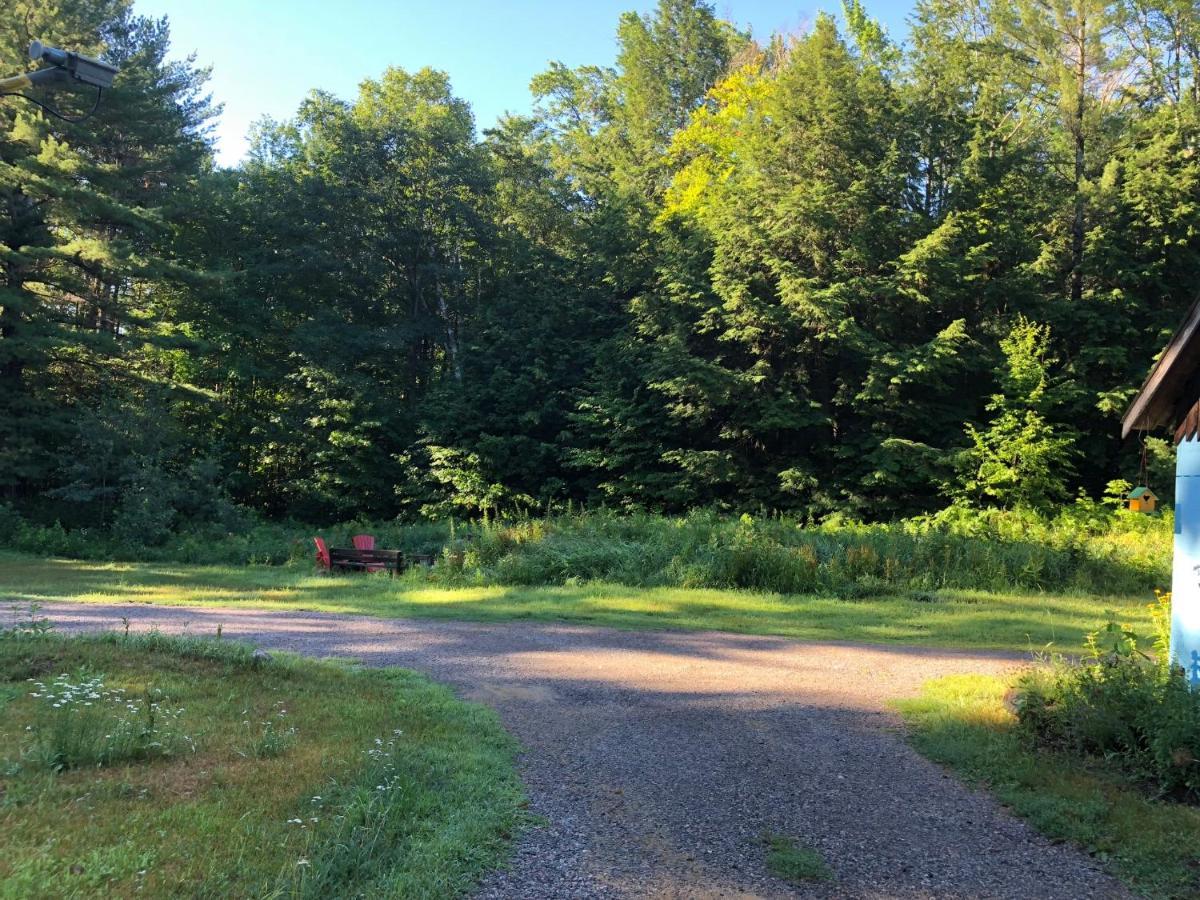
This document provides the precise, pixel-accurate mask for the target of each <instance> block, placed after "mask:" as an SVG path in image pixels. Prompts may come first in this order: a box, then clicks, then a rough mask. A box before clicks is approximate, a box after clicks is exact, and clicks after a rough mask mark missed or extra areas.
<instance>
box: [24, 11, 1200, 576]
mask: <svg viewBox="0 0 1200 900" xmlns="http://www.w3.org/2000/svg"><path fill="white" fill-rule="evenodd" d="M734 12H735V13H736V10H735V11H734ZM614 24H615V25H616V44H617V54H616V58H615V60H613V62H612V65H586V66H581V67H579V68H574V69H572V68H569V67H567V66H566V65H563V64H561V63H552V64H551V65H550V67H549V68H548V69H547V71H545V72H543V73H541V74H540V75H538V76H537V77H536V78H534V79H533V82H532V85H531V89H532V93H533V99H534V108H533V111H532V112H531V114H529V115H525V116H509V117H505V118H503V119H501V120H500V121H499V122H496V123H488V122H476V121H475V120H474V118H473V116H472V113H471V108H470V105H469V104H468V102H467V101H466V100H464V99H463V98H460V97H458V96H456V95H455V93H454V91H453V89H452V86H451V82H450V77H449V76H448V75H447V74H445V73H442V72H438V71H434V70H429V69H425V70H421V71H418V72H407V71H404V70H402V69H399V68H394V67H393V68H384V69H383V70H382V71H381V72H380V73H379V74H378V76H377V77H374V78H368V79H365V80H364V81H363V82H362V83H361V86H360V89H359V91H358V93H357V94H356V95H355V96H353V97H350V98H346V99H342V98H339V97H336V96H334V95H333V94H331V93H329V92H327V91H322V90H314V91H313V92H312V93H310V94H308V95H307V97H306V99H305V100H304V101H303V102H302V104H301V105H300V107H299V108H298V109H297V111H296V114H295V116H294V117H292V118H290V119H287V120H284V121H271V122H263V123H262V124H261V125H260V126H259V127H258V128H257V129H256V130H255V133H254V134H253V136H252V142H251V150H250V153H249V155H248V157H247V158H246V159H245V160H243V161H242V162H241V163H239V164H238V165H237V166H236V167H234V168H232V169H227V170H223V169H219V168H217V167H216V166H215V165H214V162H213V159H212V148H211V146H210V143H209V130H208V129H209V126H210V125H211V123H212V119H213V116H214V115H215V114H216V106H215V105H214V103H212V102H210V100H209V98H208V97H207V94H206V90H207V88H206V78H207V72H206V70H205V69H204V68H203V67H202V66H203V60H202V59H201V60H197V61H192V60H190V59H184V60H176V61H171V60H170V59H169V54H168V48H169V41H170V34H169V25H168V23H167V22H166V21H165V20H162V21H157V20H150V19H147V18H142V17H139V16H137V15H135V14H134V13H133V12H132V11H131V5H130V2H129V0H78V2H72V3H59V4H47V3H43V2H37V0H13V2H10V3H9V10H8V13H7V14H6V15H5V16H4V17H3V19H2V20H0V70H3V71H14V72H15V71H20V70H22V69H23V68H24V67H26V66H28V65H30V64H29V62H28V60H27V58H26V54H25V46H26V45H27V43H28V40H29V38H30V37H31V36H38V37H40V38H41V39H43V40H45V41H47V42H48V43H51V44H61V45H64V46H70V47H71V48H73V49H77V50H79V51H82V52H85V53H94V54H103V55H106V56H107V57H108V58H110V59H111V60H112V61H113V62H115V63H117V64H119V65H120V70H121V71H120V75H119V76H118V78H117V81H116V83H115V84H114V85H113V88H112V90H111V91H106V92H105V98H104V102H103V103H102V104H101V105H100V107H99V109H98V111H97V113H96V115H95V116H93V117H91V118H89V119H87V121H86V122H85V123H83V124H79V125H73V124H69V123H66V122H63V121H60V120H58V119H55V118H52V117H49V116H46V115H43V114H42V113H41V112H39V111H38V110H37V109H36V108H35V107H32V106H30V105H27V104H22V103H18V102H5V103H3V104H0V499H3V500H5V501H8V502H11V503H12V504H13V505H14V507H16V508H17V509H18V510H19V512H20V513H21V515H22V517H23V518H24V519H26V520H28V521H29V522H32V523H36V524H35V526H31V527H34V528H40V527H42V526H45V527H46V529H47V530H46V531H44V532H31V533H27V534H25V535H24V536H23V537H22V546H26V547H27V548H30V549H32V548H31V545H32V544H34V543H36V542H37V541H44V542H45V544H46V546H47V548H50V547H55V548H60V547H61V546H62V545H64V544H70V545H71V546H73V547H75V548H76V550H78V551H79V552H88V547H89V546H90V545H92V544H94V543H96V542H97V541H109V540H111V541H112V542H113V546H119V547H122V548H129V547H138V548H142V547H145V548H151V549H147V550H145V551H144V552H145V553H147V554H150V553H153V552H156V551H155V550H154V549H153V548H164V553H167V554H168V555H169V554H172V553H174V554H176V558H179V557H178V555H179V554H183V555H184V556H186V558H192V559H200V558H211V557H205V556H204V554H206V553H210V552H211V551H210V550H209V548H208V546H207V545H208V544H209V543H210V539H211V538H210V536H211V535H212V534H228V533H230V532H232V533H236V534H246V533H248V532H256V533H255V534H254V535H252V536H251V537H250V538H248V539H247V540H246V541H244V542H243V543H242V544H241V545H240V546H238V547H236V548H235V547H234V545H233V543H232V542H230V544H229V545H228V546H229V548H230V549H229V550H228V552H229V553H230V555H231V556H233V555H238V554H240V555H241V556H242V557H249V556H253V557H255V558H260V559H262V558H266V557H270V558H277V556H278V555H279V553H280V550H279V547H278V546H272V547H271V549H270V551H269V552H268V553H263V552H261V551H260V549H259V548H258V547H257V546H256V544H255V542H256V541H259V540H269V541H274V537H271V536H270V534H269V529H268V530H267V532H263V531H262V530H261V529H259V527H258V526H256V525H255V524H254V519H253V517H252V516H250V515H249V514H248V513H247V511H250V512H251V513H253V514H254V515H258V516H265V517H267V518H269V519H272V520H286V519H287V518H289V517H290V518H293V519H295V520H298V521H304V522H332V521H344V520H347V519H350V518H352V517H356V516H362V517H365V518H367V519H369V520H372V521H378V520H387V521H390V520H392V519H394V518H395V517H397V516H401V517H403V518H405V519H406V520H416V519H417V518H418V517H420V516H432V517H439V518H446V517H449V516H459V517H474V516H484V515H486V516H488V517H494V516H495V515H496V514H497V513H498V512H500V513H503V514H505V515H513V514H516V513H521V512H531V511H541V510H544V509H546V508H547V507H549V508H552V509H556V510H562V509H565V508H566V507H567V506H568V504H576V505H578V504H580V503H584V504H587V505H588V506H590V507H595V506H597V505H599V504H606V505H608V506H610V507H612V508H617V509H638V510H653V511H660V512H670V513H675V512H680V511H686V510H690V509H695V508H712V509H718V510H721V511H723V512H726V513H732V514H733V515H737V514H740V513H742V512H750V513H751V514H754V515H756V516H757V515H759V514H760V511H763V510H766V511H774V510H778V511H782V512H784V513H787V514H789V515H793V516H797V517H800V518H804V519H806V520H807V519H810V518H822V517H824V516H826V515H829V514H839V513H841V514H845V515H848V516H850V517H852V518H855V519H864V520H868V521H880V520H891V519H894V518H897V517H902V516H912V515H918V514H923V513H928V512H930V511H934V510H937V509H940V508H942V507H944V506H945V505H946V503H947V501H948V500H949V499H951V498H960V499H962V500H963V501H965V502H972V503H981V504H986V505H992V506H997V507H1002V508H1010V507H1015V506H1020V505H1026V506H1033V507H1036V508H1042V509H1051V508H1053V507H1054V505H1055V504H1057V503H1059V502H1060V501H1062V500H1064V499H1070V498H1072V497H1074V496H1076V495H1077V493H1078V492H1079V491H1080V490H1082V491H1083V492H1084V493H1085V494H1086V495H1088V496H1090V497H1093V498H1095V497H1099V496H1101V495H1102V494H1103V492H1104V490H1105V486H1106V484H1107V483H1108V482H1109V481H1110V480H1111V479H1114V478H1125V479H1132V478H1134V477H1135V473H1138V472H1139V470H1140V466H1139V464H1138V459H1139V455H1140V454H1139V452H1138V450H1139V448H1138V447H1136V446H1135V445H1134V443H1133V442H1129V443H1125V444H1123V443H1122V442H1121V441H1120V440H1119V437H1118V433H1119V429H1118V427H1117V419H1118V417H1119V414H1120V412H1121V410H1122V409H1123V407H1124V406H1125V404H1126V403H1127V401H1128V400H1129V398H1130V396H1131V395H1132V393H1133V392H1134V391H1135V390H1136V388H1137V386H1138V384H1139V383H1140V382H1141V380H1142V378H1143V377H1144V375H1145V373H1146V371H1147V369H1148V368H1149V366H1150V364H1151V361H1152V358H1153V355H1154V353H1155V352H1157V351H1158V349H1159V348H1160V347H1161V346H1162V344H1163V341H1164V339H1165V337H1166V335H1167V334H1168V333H1169V332H1170V331H1171V330H1172V329H1173V328H1174V327H1175V326H1176V324H1177V323H1178V321H1179V319H1180V318H1181V316H1182V314H1183V312H1184V311H1185V310H1186V309H1187V307H1188V306H1189V305H1190V304H1191V303H1192V301H1193V300H1194V291H1195V288H1194V286H1195V285H1196V284H1197V283H1198V282H1200V227H1198V224H1200V210H1198V208H1197V205H1196V203H1195V202H1194V198H1195V195H1196V191H1197V186H1198V185H1200V153H1197V152H1196V149H1197V144H1198V141H1200V137H1198V136H1200V88H1198V84H1200V81H1198V78H1197V67H1198V65H1200V53H1198V52H1197V49H1196V48H1197V47H1198V46H1200V38H1198V35H1200V11H1198V8H1197V6H1196V5H1195V4H1193V3H1185V2H1177V0H1146V2H1140V0H1139V2H1131V3H1111V2H1102V0H1078V2H1074V3H1070V4H1061V3H1059V4H1044V3H1032V2H1026V0H986V2H965V0H918V2H917V3H916V4H915V7H914V9H913V15H912V19H911V29H910V33H909V34H908V35H907V36H902V35H892V36H889V35H887V34H886V33H885V32H884V30H883V29H882V28H880V27H879V25H878V24H877V23H876V22H874V21H872V20H871V18H870V15H869V10H868V9H866V8H865V7H864V6H863V5H862V4H861V3H860V2H858V0H847V3H846V5H845V8H844V11H843V15H842V16H841V24H840V25H839V22H838V21H837V20H835V18H834V17H833V16H830V15H826V14H822V15H820V16H818V17H817V18H816V20H815V21H814V22H813V24H812V26H811V27H810V28H809V29H807V30H806V31H805V33H803V34H798V35H775V36H772V37H769V38H764V39H763V40H762V41H761V42H758V41H755V40H753V39H752V38H751V37H750V36H749V35H748V34H746V33H744V32H742V31H740V30H739V29H738V28H737V27H735V26H733V25H731V24H730V23H728V22H724V21H722V20H721V19H720V18H719V17H718V15H717V11H716V9H714V6H713V5H711V4H709V3H707V2H704V0H659V2H658V3H657V4H655V5H654V6H653V8H652V9H650V10H648V11H647V12H646V13H644V14H634V13H629V14H626V15H624V16H622V17H621V18H620V19H619V21H618V22H616V23H614ZM758 24H759V25H761V24H762V23H758ZM905 37H907V39H905ZM1076 48H1078V49H1076ZM389 62H392V61H387V60H384V61H381V66H385V65H387V63H389ZM598 62H601V63H603V62H604V61H602V60H601V61H598ZM313 87H315V88H320V87H321V86H320V85H313ZM86 99H90V98H84V97H83V96H82V95H81V94H79V93H73V92H69V91H68V92H62V96H61V97H60V98H59V100H60V102H61V104H62V106H63V110H64V112H66V113H68V114H71V113H80V112H85V111H86V109H85V108H84V107H83V106H82V105H81V104H83V103H84V102H85V101H86ZM217 99H218V100H219V99H220V98H217ZM493 125H494V127H488V126H493ZM479 126H483V127H482V130H481V129H480V127H479ZM84 186H86V190H84V189H82V188H83V187H84ZM1147 446H1148V449H1149V460H1148V462H1149V466H1148V468H1149V471H1150V472H1151V476H1152V477H1151V480H1152V482H1153V483H1152V485H1151V486H1152V487H1154V488H1155V489H1156V490H1157V491H1158V492H1159V493H1160V495H1162V496H1164V498H1167V495H1168V494H1169V488H1170V483H1169V482H1164V481H1162V480H1154V478H1153V475H1154V473H1155V472H1161V471H1163V469H1164V467H1166V466H1169V461H1170V452H1171V451H1170V447H1169V445H1167V444H1166V443H1165V442H1163V441H1161V440H1156V439H1151V440H1150V441H1149V442H1148V445H1147ZM55 522H62V523H63V524H64V526H65V527H66V529H67V533H66V534H67V536H66V537H64V536H63V535H58V534H55V533H54V529H53V523H55ZM85 529H86V530H87V536H83V535H82V533H83V531H84V530H85ZM5 533H6V534H7V533H8V531H7V529H5ZM785 546H786V545H785ZM823 546H824V545H816V544H814V546H813V547H812V548H810V549H813V552H815V553H816V554H817V556H818V557H821V559H822V562H819V563H818V565H817V566H816V568H817V569H820V568H821V565H823V564H824V563H823V560H824V556H823V554H825V551H824V549H823ZM897 546H898V548H900V549H903V548H902V547H900V545H897ZM165 548H173V549H170V550H167V549H165ZM875 549H878V550H880V551H881V554H882V556H883V557H884V558H886V557H887V556H888V554H887V553H886V552H883V551H886V550H887V549H888V548H886V547H880V548H875ZM47 552H50V551H49V550H48V551H47ZM53 552H65V551H63V550H62V549H55V550H53ZM139 552H143V551H141V550H139ZM805 552H807V551H805ZM110 555H115V554H110ZM163 558H168V556H164V557H163ZM898 558H903V557H898ZM1014 563H1017V561H1016V559H1015V557H1014ZM1017 564H1018V565H1022V564H1020V563H1017ZM506 565H510V567H512V568H513V571H514V573H516V574H515V576H514V577H516V576H520V577H525V576H524V575H523V574H521V573H520V572H517V571H516V570H518V569H521V568H522V567H524V568H526V569H528V570H529V571H530V572H532V571H533V570H534V569H542V570H547V571H549V572H550V573H551V574H552V575H554V577H559V575H558V574H556V569H559V568H563V567H558V566H557V565H556V564H555V563H554V562H553V560H550V559H540V560H533V559H529V560H525V561H523V562H520V563H519V564H518V563H516V562H514V563H508V564H506ZM681 565H684V566H694V567H695V568H696V570H697V571H699V572H700V573H701V574H700V575H699V576H698V577H699V579H700V581H701V582H702V583H711V582H712V581H713V579H716V580H720V581H722V582H723V583H755V584H760V585H765V584H767V583H773V582H775V581H778V582H779V585H780V586H781V587H782V586H784V585H785V584H786V583H792V584H793V585H794V587H795V589H800V588H801V587H805V586H810V585H812V584H814V583H815V584H816V585H817V587H820V588H822V589H824V587H827V584H825V582H824V581H823V578H824V576H823V575H821V574H820V572H817V574H815V575H813V574H805V573H804V572H803V570H802V567H801V568H798V569H796V570H795V571H794V572H793V571H792V570H791V569H790V568H788V567H786V566H785V567H784V568H787V569H788V574H786V575H780V576H779V577H778V578H776V576H775V575H770V576H769V577H768V576H762V575H759V574H747V572H746V571H745V566H744V565H743V564H742V563H741V562H738V561H736V560H734V561H728V560H726V561H718V562H714V563H712V565H711V566H710V565H709V564H708V563H706V562H704V561H703V560H701V561H698V562H697V561H694V560H692V559H691V558H690V557H688V556H686V554H685V558H684V560H683V562H682V563H681ZM771 565H774V564H771ZM614 566H615V567H616V568H621V567H623V566H624V563H620V562H614V563H612V564H610V563H600V564H599V566H598V567H599V568H602V569H612V568H614ZM1031 566H1032V567H1033V568H1034V569H1035V570H1038V569H1042V568H1045V567H1049V568H1050V569H1054V568H1056V567H1058V563H1056V562H1053V561H1050V562H1046V563H1043V561H1041V560H1037V559H1034V560H1033V561H1032V562H1031ZM583 568H588V567H587V566H584V567H583ZM593 568H594V567H593ZM866 568H867V569H868V570H870V569H871V567H870V566H867V567H866ZM566 569H571V567H570V566H568V567H566ZM566 569H564V570H563V571H564V574H562V576H561V577H573V576H572V575H571V574H570V573H569V572H567V571H566ZM670 577H675V576H670ZM679 577H680V578H683V577H685V576H683V575H680V576H679ZM691 577H693V576H692V575H690V574H689V575H686V578H691ZM872 577H874V576H872ZM905 577H907V576H905ZM1042 577H1044V576H1042V575H1041V574H1034V575H1033V576H1031V577H1030V578H1027V579H1026V580H1025V581H1021V582H1019V583H1021V584H1026V583H1029V581H1031V580H1032V581H1037V580H1038V579H1040V578H1042ZM1045 577H1048V578H1049V580H1051V581H1053V580H1055V579H1058V580H1059V582H1061V581H1062V578H1061V576H1060V575H1050V576H1045ZM1091 577H1092V576H1088V578H1091ZM1097 577H1098V573H1097ZM840 578H841V576H840V575H838V576H836V578H835V579H834V580H838V579H840ZM789 589H792V588H789ZM805 589H808V588H807V587H805Z"/></svg>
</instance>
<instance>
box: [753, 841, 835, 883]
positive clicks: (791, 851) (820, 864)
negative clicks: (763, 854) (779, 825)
mask: <svg viewBox="0 0 1200 900" xmlns="http://www.w3.org/2000/svg"><path fill="white" fill-rule="evenodd" d="M765 840H766V843H767V868H768V869H770V870H771V872H773V873H774V874H775V875H776V876H778V877H779V878H782V879H783V880H784V881H790V882H792V884H804V883H805V882H808V881H832V880H833V870H832V869H830V868H829V866H828V865H826V863H825V860H824V859H823V858H822V856H821V854H820V853H818V852H817V851H816V850H814V849H812V848H811V847H803V846H801V845H800V844H798V843H797V842H796V841H795V840H794V839H793V838H790V837H786V836H784V835H779V834H768V835H766V837H765Z"/></svg>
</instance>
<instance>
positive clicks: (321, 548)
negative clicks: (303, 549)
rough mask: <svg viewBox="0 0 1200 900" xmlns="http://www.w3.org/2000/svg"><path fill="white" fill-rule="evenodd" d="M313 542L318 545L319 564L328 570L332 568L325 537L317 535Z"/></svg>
mask: <svg viewBox="0 0 1200 900" xmlns="http://www.w3.org/2000/svg"><path fill="white" fill-rule="evenodd" d="M313 543H314V544H316V545H317V565H318V566H319V567H320V568H322V569H326V570H328V569H329V568H331V564H330V562H329V548H328V547H326V546H325V538H319V537H315V538H313Z"/></svg>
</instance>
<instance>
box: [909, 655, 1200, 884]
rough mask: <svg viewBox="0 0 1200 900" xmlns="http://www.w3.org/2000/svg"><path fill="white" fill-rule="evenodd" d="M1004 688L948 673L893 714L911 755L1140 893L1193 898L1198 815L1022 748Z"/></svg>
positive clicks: (1089, 767)
mask: <svg viewBox="0 0 1200 900" xmlns="http://www.w3.org/2000/svg"><path fill="white" fill-rule="evenodd" d="M1008 690H1009V685H1008V684H1007V683H1005V682H1004V681H1001V680H1000V679H997V678H993V677H988V676H977V675H972V676H966V675H964V676H952V677H949V678H943V679H939V680H937V681H934V682H931V683H930V684H928V685H926V687H925V690H924V692H923V694H922V695H921V696H920V697H919V698H916V699H913V700H907V701H901V702H900V703H898V707H899V709H900V711H901V713H902V714H903V716H904V719H905V721H906V723H907V724H908V726H909V732H910V739H911V741H912V743H913V744H914V746H915V747H916V748H917V749H918V750H919V751H920V752H922V753H923V754H925V755H926V756H928V757H929V758H930V759H933V760H935V761H936V762H939V763H942V764H944V765H947V766H949V767H950V768H951V769H953V770H954V771H956V772H957V773H959V774H960V775H961V776H962V777H963V778H964V779H966V780H967V781H968V782H970V783H972V784H975V785H982V786H985V787H988V788H990V790H991V791H992V792H993V793H994V794H995V795H996V796H997V798H998V799H999V800H1000V801H1001V802H1002V803H1004V804H1005V805H1007V806H1009V807H1010V808H1011V809H1012V810H1013V811H1014V812H1015V813H1016V814H1017V815H1019V816H1022V817H1023V818H1025V819H1027V820H1029V822H1030V823H1031V824H1033V825H1034V826H1035V827H1036V828H1037V829H1038V830H1039V831H1041V832H1042V833H1043V834H1045V835H1047V836H1048V837H1050V838H1052V839H1055V840H1065V841H1071V842H1073V843H1075V844H1077V845H1079V846H1080V847H1082V848H1083V849H1085V850H1086V851H1088V852H1089V853H1092V854H1094V855H1095V856H1096V857H1098V858H1099V859H1100V860H1102V861H1104V862H1105V863H1107V865H1108V866H1109V868H1110V869H1111V870H1112V872H1113V873H1114V874H1115V875H1117V876H1118V877H1119V878H1121V879H1122V880H1123V881H1125V882H1126V883H1127V884H1128V885H1129V886H1130V887H1132V888H1134V889H1135V890H1137V891H1138V892H1140V893H1142V894H1145V895H1146V896H1151V897H1157V898H1175V897H1178V898H1184V897H1196V896H1198V895H1200V809H1197V808H1196V807H1192V806H1185V805H1180V804H1175V803H1170V802H1165V801H1159V800H1156V799H1154V798H1152V797H1151V796H1149V795H1148V793H1147V792H1146V791H1145V790H1143V789H1142V787H1141V786H1139V785H1134V784H1131V783H1130V782H1129V781H1128V780H1126V779H1125V778H1122V777H1121V775H1120V774H1119V773H1117V772H1116V771H1114V770H1112V769H1110V768H1107V767H1105V766H1103V765H1102V764H1096V763H1088V762H1087V761H1084V760H1081V759H1079V758H1076V757H1071V756H1066V755H1061V754H1057V753H1049V752H1041V751H1031V750H1028V749H1026V748H1025V747H1024V746H1023V744H1022V743H1021V742H1020V741H1019V740H1018V738H1017V735H1016V733H1015V731H1014V724H1015V717H1014V716H1013V714H1012V713H1011V712H1009V710H1008V709H1007V708H1006V707H1005V705H1004V698H1005V696H1006V694H1007V692H1008Z"/></svg>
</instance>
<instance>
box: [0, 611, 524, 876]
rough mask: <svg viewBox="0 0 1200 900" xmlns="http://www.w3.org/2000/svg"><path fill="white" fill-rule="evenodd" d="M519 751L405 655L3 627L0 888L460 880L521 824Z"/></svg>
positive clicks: (490, 859)
mask: <svg viewBox="0 0 1200 900" xmlns="http://www.w3.org/2000/svg"><path fill="white" fill-rule="evenodd" d="M34 695H37V696H34ZM55 703H58V704H59V706H58V708H55V706H54V704H55ZM150 704H154V706H153V707H151V706H150ZM514 751H515V747H514V745H513V743H512V741H511V739H510V738H509V737H508V736H507V734H506V733H505V732H504V731H503V729H502V728H501V727H500V725H499V722H498V721H497V719H496V717H495V716H494V715H493V714H492V713H491V712H490V711H488V710H485V709H484V708H482V707H478V706H474V705H471V704H466V703H463V702H461V701H459V700H457V699H455V698H454V697H453V696H452V695H451V694H450V692H449V691H448V690H446V689H444V688H441V687H439V686H437V685H434V684H432V683H430V682H429V681H427V680H425V679H424V678H422V677H419V676H417V675H415V674H413V673H410V672H406V671H402V670H396V669H392V670H386V669H384V670H379V669H376V670H362V669H357V668H351V667H349V666H346V665H338V664H334V663H329V662H316V661H310V660H301V659H298V658H295V657H290V656H275V657H273V658H271V659H269V660H266V661H262V660H255V659H254V658H253V657H252V655H251V652H250V650H249V649H248V648H246V647H244V646H241V645H236V644H232V643H229V642H224V643H222V642H217V641H208V642H203V641H196V640H181V639H172V638H165V637H161V636H157V635H148V636H145V635H144V636H137V635H134V636H130V637H123V636H118V635H104V636H97V637H84V638H66V637H62V636H57V635H54V634H48V635H28V634H26V635H14V634H13V633H12V632H9V633H7V634H6V633H4V632H0V897H4V898H18V897H19V898H36V897H90V896H95V897H126V896H129V897H132V896H138V895H140V896H156V897H166V896H189V897H250V896H254V897H282V896H287V897H329V896H381V895H386V896H397V897H445V896H455V895H457V894H461V893H463V892H465V891H466V890H468V889H469V888H470V886H471V885H472V884H473V883H474V882H475V880H476V879H477V878H478V877H479V875H480V874H482V873H483V872H484V871H486V870H487V869H489V868H492V867H494V866H496V865H498V864H500V863H502V861H503V860H504V858H505V855H506V853H507V847H508V843H509V839H510V837H511V836H512V834H513V833H514V832H515V831H516V830H518V829H519V828H520V827H521V824H522V821H523V818H524V815H525V814H524V813H523V812H522V808H521V807H522V803H523V797H522V791H521V788H520V785H519V782H518V780H517V777H516V774H515V770H514V767H513V755H514Z"/></svg>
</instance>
